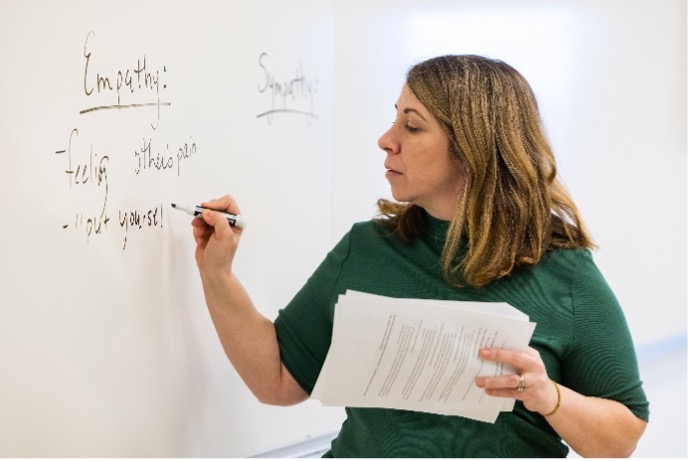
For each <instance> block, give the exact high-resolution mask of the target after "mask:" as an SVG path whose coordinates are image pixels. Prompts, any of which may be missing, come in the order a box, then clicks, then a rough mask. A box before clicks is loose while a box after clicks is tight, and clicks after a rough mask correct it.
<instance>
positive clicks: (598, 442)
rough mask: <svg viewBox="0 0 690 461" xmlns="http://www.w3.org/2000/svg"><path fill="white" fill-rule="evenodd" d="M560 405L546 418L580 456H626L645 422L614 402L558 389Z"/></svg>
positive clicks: (635, 443)
mask: <svg viewBox="0 0 690 461" xmlns="http://www.w3.org/2000/svg"><path fill="white" fill-rule="evenodd" d="M560 392H561V405H560V407H559V409H558V410H557V411H556V412H555V413H554V414H553V415H552V416H548V417H547V418H546V419H547V421H548V422H549V424H551V427H553V428H554V430H555V431H556V432H558V434H559V435H560V436H561V437H562V438H563V440H564V441H565V442H566V443H567V444H568V446H570V448H572V449H573V450H575V452H577V453H578V454H579V455H580V456H582V457H588V458H589V457H592V458H623V457H628V456H630V455H631V454H632V453H633V451H634V450H635V448H636V447H637V442H638V440H639V439H640V437H641V436H642V433H643V432H644V430H645V428H646V426H647V423H646V422H645V421H643V420H641V419H639V418H638V417H637V416H635V415H634V414H633V413H632V412H631V411H630V410H629V409H628V408H627V407H626V406H625V405H623V404H622V403H620V402H616V401H614V400H608V399H602V398H597V397H586V396H584V395H581V394H579V393H577V392H574V391H572V390H570V389H568V388H566V387H563V386H560Z"/></svg>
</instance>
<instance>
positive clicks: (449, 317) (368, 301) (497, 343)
mask: <svg viewBox="0 0 690 461" xmlns="http://www.w3.org/2000/svg"><path fill="white" fill-rule="evenodd" d="M534 327H535V324H534V323H532V322H530V321H529V319H528V318H527V316H526V315H525V314H523V313H522V312H520V311H518V310H517V309H515V308H514V307H512V306H510V305H509V304H507V303H484V302H468V301H441V300H427V299H408V298H390V297H385V296H379V295H372V294H367V293H362V292H357V291H351V290H348V291H347V292H346V293H345V295H341V296H340V297H339V298H338V302H337V304H336V306H335V318H334V325H333V337H332V340H331V347H330V350H329V352H328V355H327V357H326V361H325V363H324V366H323V368H322V370H321V373H320V375H319V378H318V380H317V382H316V385H315V387H314V390H313V392H312V395H311V397H312V398H314V399H317V400H320V401H321V403H323V404H324V405H334V406H348V407H378V408H396V409H404V410H414V411H423V412H430V413H439V414H444V415H457V416H464V417H467V418H472V419H476V420H480V421H485V422H495V421H496V418H497V417H498V415H499V413H500V412H501V411H511V410H512V409H513V405H514V403H515V401H514V400H513V399H506V398H497V397H491V396H488V395H486V394H485V393H484V391H483V390H482V389H480V388H478V387H477V386H476V385H475V384H474V381H475V378H476V377H477V376H480V375H481V376H497V375H501V374H511V373H514V370H511V369H508V367H504V366H503V365H502V364H499V363H496V362H489V361H484V360H482V359H480V358H479V357H478V352H479V349H480V348H482V347H486V346H491V347H500V348H508V349H516V350H525V349H526V348H527V345H528V343H529V339H530V338H531V336H532V333H533V332H534Z"/></svg>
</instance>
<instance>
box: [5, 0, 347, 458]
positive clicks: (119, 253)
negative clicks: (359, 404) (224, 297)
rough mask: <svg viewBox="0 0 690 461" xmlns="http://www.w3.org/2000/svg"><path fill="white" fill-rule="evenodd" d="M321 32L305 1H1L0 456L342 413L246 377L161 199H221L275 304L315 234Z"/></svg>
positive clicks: (274, 306)
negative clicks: (281, 396) (240, 222)
mask: <svg viewBox="0 0 690 461" xmlns="http://www.w3.org/2000/svg"><path fill="white" fill-rule="evenodd" d="M332 33H333V31H332V4H331V3H330V2H323V1H321V0H300V1H297V2H289V4H288V3H287V2H285V3H283V2H269V1H252V2H238V1H196V2H169V1H147V2H139V1H130V0H126V1H120V2H116V3H112V2H92V1H69V2H52V1H7V0H3V1H0V43H1V45H0V62H1V63H2V71H1V72H0V101H1V105H0V129H1V130H2V147H1V148H0V173H1V174H2V176H1V178H2V179H1V182H0V204H1V205H0V209H2V210H3V211H4V212H3V213H2V218H1V219H2V226H1V230H0V237H1V238H0V258H2V265H0V280H2V294H1V295H0V370H1V371H0V373H1V378H0V456H2V457H26V456H29V457H64V456H67V457H83V456H86V457H149V456H151V457H154V456H155V457H182V456H185V457H186V456H192V457H206V456H224V457H235V456H245V455H251V454H255V453H259V452H262V451H266V450H269V449H273V448H277V447H280V446H284V445H286V444H290V443H294V442H299V441H301V440H304V439H308V438H310V437H312V436H314V435H318V434H321V433H324V432H328V431H332V430H333V429H334V428H337V427H338V426H339V425H340V421H341V420H342V414H341V411H340V410H337V409H335V410H334V409H328V410H326V409H323V408H321V407H320V405H318V404H312V403H311V402H307V403H306V404H302V405H300V406H296V407H291V408H278V407H271V406H266V405H262V404H259V403H258V402H257V401H256V400H255V399H254V397H253V396H252V395H251V394H250V393H249V392H248V391H247V389H246V388H245V386H244V384H243V383H242V382H241V380H240V379H239V378H238V376H237V375H236V373H235V372H234V370H233V369H232V367H231V365H230V364H229V362H228V361H227V359H226V358H225V356H224V354H223V352H222V348H221V346H220V344H219V341H218V339H217V337H216V334H215V331H214V329H213V326H212V324H211V321H210V319H209V316H208V313H207V311H206V307H205V303H204V300H203V295H202V291H201V287H200V281H199V276H198V273H197V271H196V266H195V263H194V258H193V251H194V243H193V239H192V236H191V226H190V225H189V223H190V221H191V218H190V217H189V216H187V215H184V214H182V213H180V212H178V211H174V210H172V208H171V207H170V203H171V202H178V203H195V202H200V201H202V200H205V199H208V198H212V197H217V196H220V195H223V194H226V193H232V194H233V195H234V196H235V197H236V198H237V200H238V201H239V203H240V205H241V207H242V211H243V214H246V215H247V216H248V217H249V220H250V221H249V226H248V228H247V230H246V232H245V233H244V236H243V241H242V245H241V247H240V250H239V253H238V256H237V260H236V266H235V267H236V271H237V273H238V276H239V277H240V278H241V279H242V280H243V281H244V282H245V284H246V287H247V289H248V290H249V291H250V293H252V294H253V298H254V301H255V303H256V305H257V307H258V308H259V310H261V311H262V312H263V313H264V314H265V315H267V316H268V317H269V318H273V317H275V315H276V313H277V310H278V309H279V308H281V307H283V306H284V305H285V304H286V303H287V302H288V301H289V299H290V298H291V296H292V295H293V294H294V293H295V292H296V291H297V289H299V287H300V286H301V284H302V283H303V282H304V280H306V278H307V277H308V276H309V275H310V274H311V272H312V271H313V270H314V268H315V267H316V266H317V265H318V263H319V262H320V261H321V259H322V258H323V256H324V254H325V252H326V251H327V250H328V249H329V247H330V244H331V235H330V222H331V219H330V196H329V194H328V193H327V191H328V190H329V187H330V182H329V181H330V175H331V155H332V154H331V152H332V142H331V135H332V89H331V86H332V68H333V62H332ZM325 191H326V192H325ZM297 210H298V211H299V213H295V211H297ZM305 242H308V243H309V244H308V245H305V244H304V243H305Z"/></svg>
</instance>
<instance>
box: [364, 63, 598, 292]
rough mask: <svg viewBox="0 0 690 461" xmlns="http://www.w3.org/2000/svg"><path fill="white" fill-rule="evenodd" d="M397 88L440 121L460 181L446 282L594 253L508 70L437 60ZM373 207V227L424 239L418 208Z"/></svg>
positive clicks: (531, 109) (527, 98)
mask: <svg viewBox="0 0 690 461" xmlns="http://www.w3.org/2000/svg"><path fill="white" fill-rule="evenodd" d="M406 83H407V85H408V87H409V88H410V90H411V91H412V92H413V93H414V95H415V96H416V97H417V99H419V100H420V102H421V103H422V104H423V105H424V106H425V107H426V108H427V109H428V110H429V111H430V112H431V113H432V114H433V115H434V116H435V117H436V119H438V120H439V122H440V123H441V126H442V127H443V129H444V130H445V132H446V134H447V135H448V138H449V139H450V153H449V154H450V155H451V156H452V157H454V159H457V160H458V161H459V162H460V164H461V165H462V171H463V173H464V174H465V177H466V179H465V189H464V193H463V194H461V196H460V197H459V199H458V204H457V208H456V212H455V215H454V217H453V218H452V220H451V222H450V225H449V228H448V234H447V236H446V243H445V246H444V249H443V253H442V256H441V263H442V270H443V273H444V276H445V278H446V280H447V281H448V282H449V283H451V284H453V285H455V286H465V285H469V286H472V287H481V286H484V285H486V284H488V283H490V282H492V281H494V280H496V279H499V278H502V277H505V276H508V275H510V274H512V273H513V272H514V270H515V269H516V268H518V267H521V266H529V265H535V264H537V263H538V262H539V260H540V259H541V257H542V256H543V255H544V253H546V252H547V251H549V250H551V249H555V248H594V247H595V244H594V242H593V241H592V239H591V237H590V235H589V233H588V231H587V229H586V228H585V225H584V222H583V220H582V218H581V216H580V213H579V212H578V210H577V207H576V206H575V203H574V202H573V200H572V199H571V198H570V195H569V194H568V192H567V191H566V189H565V187H564V186H563V185H562V184H561V182H560V181H559V180H558V178H557V174H556V160H555V158H554V155H553V152H552V150H551V147H550V145H549V142H548V139H547V137H546V134H545V132H544V128H543V126H542V121H541V116H540V115H539V109H538V106H537V101H536V98H535V97H534V94H533V92H532V89H531V88H530V86H529V84H528V83H527V81H526V80H525V78H524V77H523V76H522V75H521V74H520V73H518V71H516V70H515V69H514V68H513V67H511V66H509V65H508V64H506V63H504V62H502V61H499V60H494V59H488V58H484V57H481V56H473V55H460V56H441V57H437V58H433V59H430V60H428V61H424V62H422V63H420V64H417V65H415V66H414V67H412V68H411V69H410V70H409V72H408V74H407V81H406ZM378 207H379V213H380V215H382V216H383V217H387V218H388V219H379V220H377V221H378V222H379V223H381V225H383V226H385V227H386V228H388V229H389V230H391V231H392V232H393V233H394V234H395V235H397V236H399V237H400V238H402V240H404V241H406V242H411V241H412V240H413V239H414V238H415V237H417V236H419V235H421V234H422V233H424V231H425V212H424V211H423V210H422V209H421V208H420V207H418V206H416V205H412V204H409V203H397V202H391V201H388V200H384V199H381V200H379V202H378ZM463 238H464V239H466V240H467V251H466V252H463V254H462V255H461V254H460V246H461V241H462V240H463Z"/></svg>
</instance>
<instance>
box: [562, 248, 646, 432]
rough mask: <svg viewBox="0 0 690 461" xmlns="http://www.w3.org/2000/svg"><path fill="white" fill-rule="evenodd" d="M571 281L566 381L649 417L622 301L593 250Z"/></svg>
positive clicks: (572, 386)
mask: <svg viewBox="0 0 690 461" xmlns="http://www.w3.org/2000/svg"><path fill="white" fill-rule="evenodd" d="M580 266H581V267H580V270H579V271H578V274H579V275H578V276H577V278H576V279H575V281H574V282H573V287H572V290H573V293H572V298H573V314H574V318H573V320H574V329H573V347H572V348H571V350H570V351H569V352H568V353H567V354H566V356H565V360H564V363H563V367H562V372H563V378H564V383H565V384H566V385H567V386H569V387H571V388H572V389H573V390H576V391H578V392H580V393H581V394H583V395H592V396H598V397H602V398H607V399H611V400H616V401H619V402H621V403H623V404H624V405H626V406H627V407H628V408H629V409H630V410H631V411H632V412H633V413H634V414H635V415H636V416H637V417H639V418H641V419H643V420H645V421H647V420H648V419H649V402H648V401H647V398H646V396H645V393H644V390H643V388H642V381H641V380H640V374H639V369H638V365H637V357H636V354H635V347H634V344H633V341H632V337H631V335H630V330H629V328H628V325H627V322H626V320H625V316H624V314H623V311H622V309H621V306H620V304H619V303H618V300H617V299H616V297H615V295H614V294H613V292H612V291H611V289H610V287H609V286H608V284H607V283H606V281H605V280H604V277H603V275H602V274H601V272H600V271H599V269H598V268H597V267H596V265H595V264H594V261H593V260H592V257H591V254H590V253H589V252H588V253H587V257H586V258H584V259H583V260H582V261H581V262H580Z"/></svg>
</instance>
